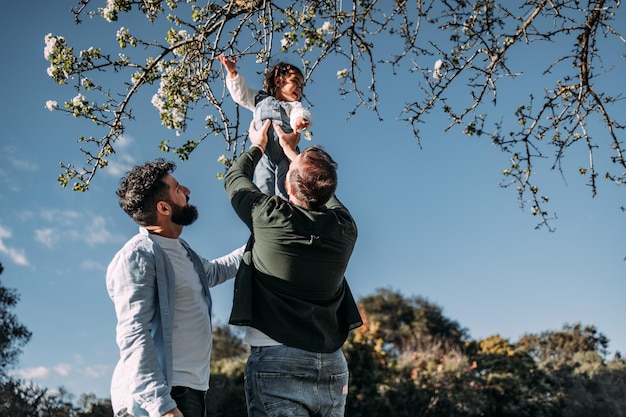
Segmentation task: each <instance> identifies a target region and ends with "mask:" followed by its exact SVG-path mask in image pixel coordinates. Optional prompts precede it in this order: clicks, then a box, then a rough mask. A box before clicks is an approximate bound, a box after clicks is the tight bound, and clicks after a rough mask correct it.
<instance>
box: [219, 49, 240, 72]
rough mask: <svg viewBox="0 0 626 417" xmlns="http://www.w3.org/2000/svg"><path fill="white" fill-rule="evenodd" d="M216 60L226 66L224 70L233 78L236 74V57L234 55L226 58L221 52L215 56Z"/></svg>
mask: <svg viewBox="0 0 626 417" xmlns="http://www.w3.org/2000/svg"><path fill="white" fill-rule="evenodd" d="M217 60H218V61H220V62H221V63H222V65H224V68H226V72H228V75H229V76H230V78H235V77H236V76H237V58H236V57H233V58H228V57H227V56H226V55H224V54H221V55H220V56H218V57H217Z"/></svg>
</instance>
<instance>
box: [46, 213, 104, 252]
mask: <svg viewBox="0 0 626 417" xmlns="http://www.w3.org/2000/svg"><path fill="white" fill-rule="evenodd" d="M41 218H42V219H43V220H45V221H48V222H50V223H55V225H56V227H44V228H41V229H38V230H36V231H35V237H36V239H37V241H38V242H39V243H42V244H43V245H45V246H47V247H49V248H51V247H53V246H54V244H55V243H56V242H58V241H63V240H66V239H70V240H73V241H77V242H85V243H87V244H88V245H89V246H95V245H99V244H102V243H107V242H111V241H113V240H114V238H113V236H112V235H111V233H110V232H109V230H108V227H107V224H106V219H105V218H104V217H102V216H90V215H88V214H84V213H80V212H78V211H75V210H57V209H54V210H42V211H41Z"/></svg>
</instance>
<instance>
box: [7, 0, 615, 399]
mask: <svg viewBox="0 0 626 417" xmlns="http://www.w3.org/2000/svg"><path fill="white" fill-rule="evenodd" d="M73 5H74V2H73V1H71V0H62V1H60V0H59V1H55V2H51V1H44V0H38V1H34V2H10V3H9V5H8V6H6V7H5V13H4V14H3V18H4V24H3V25H2V28H1V29H0V30H1V31H2V34H3V38H4V39H5V42H4V46H3V55H4V56H5V59H4V64H3V65H2V67H1V69H0V72H1V75H2V80H3V93H4V96H5V99H4V100H2V101H1V104H0V105H1V106H2V109H1V112H0V114H1V115H2V123H1V124H0V132H1V134H0V138H1V139H0V204H1V207H2V210H1V211H0V262H2V264H3V266H4V268H5V270H4V273H3V274H2V275H1V276H0V279H1V281H2V284H3V285H4V286H6V287H8V288H14V289H16V290H17V291H18V293H19V294H20V295H21V301H20V302H19V304H18V307H17V308H16V310H15V313H16V314H17V316H18V318H19V320H20V321H21V322H22V323H23V324H24V325H26V326H27V327H28V328H29V329H30V330H31V331H32V333H33V337H32V340H31V341H30V342H29V343H28V345H27V346H26V347H25V348H24V353H23V355H22V356H21V357H20V362H19V366H18V368H17V369H16V371H15V372H16V375H18V376H20V377H23V378H26V379H29V380H30V379H32V380H33V381H34V382H36V383H40V384H42V385H44V386H46V387H48V388H51V389H56V388H58V387H59V386H64V387H65V388H66V389H68V390H69V391H70V392H71V393H73V394H76V395H78V394H80V393H84V392H93V393H95V394H96V395H98V396H100V397H108V387H109V380H110V376H111V373H112V370H113V367H114V365H115V362H116V360H117V348H116V345H115V341H114V326H115V317H114V312H113V305H112V303H111V301H110V300H109V298H108V296H107V293H106V289H105V285H104V275H105V269H106V266H107V264H108V262H109V261H110V259H111V258H112V257H113V255H114V254H115V252H116V251H117V250H118V249H119V248H120V247H121V246H122V245H123V243H124V242H125V241H126V240H127V239H128V238H130V237H131V236H132V235H133V234H134V233H135V232H136V231H137V227H136V226H135V225H134V224H133V223H132V222H131V221H130V219H128V218H127V217H126V215H125V214H124V213H123V212H122V211H121V209H120V208H119V207H118V205H117V201H116V199H115V195H114V190H115V188H116V186H117V182H118V180H119V178H120V176H121V175H122V174H123V172H124V170H126V169H128V168H129V167H130V166H132V165H133V164H137V163H142V162H144V161H146V160H150V159H153V158H156V157H159V156H165V157H167V158H169V159H174V157H173V156H172V155H164V154H161V153H160V152H159V151H158V149H157V145H158V143H159V142H160V140H161V139H163V138H166V137H167V138H172V137H174V136H173V135H172V134H171V132H167V131H166V130H165V129H164V128H162V127H161V126H160V125H159V122H158V114H157V113H156V111H155V110H154V109H153V108H152V106H151V105H150V104H149V102H148V101H145V102H142V103H140V104H139V105H138V103H135V108H136V116H137V119H138V120H137V121H136V122H135V123H132V124H130V125H129V126H128V128H127V132H126V135H125V140H124V141H123V142H122V143H121V144H120V146H119V148H118V153H117V155H116V157H115V158H114V159H112V161H111V166H110V167H109V168H108V169H107V170H105V171H102V172H101V173H100V175H99V176H98V177H97V178H96V180H95V182H94V183H93V185H92V187H91V189H90V191H88V192H87V193H85V194H78V193H74V192H72V191H70V190H65V189H62V188H61V187H60V186H59V185H58V183H57V181H56V177H57V176H58V175H59V173H60V172H61V171H60V168H59V162H60V161H64V162H73V163H76V164H80V163H81V162H82V159H81V154H80V153H79V151H78V144H77V143H76V142H75V138H77V137H78V136H79V135H81V134H89V132H90V129H91V128H92V127H91V125H90V124H88V123H84V122H78V121H76V120H74V119H72V118H70V117H66V116H65V115H64V114H61V113H59V112H49V111H48V110H46V108H45V103H46V100H56V101H58V102H59V103H62V102H64V101H67V100H70V99H71V98H72V97H73V95H74V92H73V90H72V89H71V88H70V87H67V86H65V87H59V86H57V85H56V84H55V83H54V82H53V81H52V80H51V79H50V78H48V76H47V74H46V67H47V65H48V63H47V62H46V61H45V60H44V58H43V48H44V36H45V35H46V34H47V33H50V32H52V33H53V34H55V35H62V36H65V37H66V39H67V40H68V42H69V43H70V44H72V43H74V42H76V41H78V40H79V39H80V40H81V41H82V42H83V43H85V42H87V43H89V42H93V43H98V36H100V35H101V32H84V31H81V30H88V29H89V28H92V27H93V26H94V25H95V26H97V27H98V28H101V29H99V30H108V31H109V32H111V31H112V32H113V33H114V32H115V30H117V28H118V27H119V24H110V25H109V26H106V25H105V24H104V23H103V22H95V21H94V22H86V24H85V25H83V26H82V27H78V28H76V27H75V26H74V25H73V20H72V16H71V14H70V13H69V8H70V7H71V6H73ZM26 20H27V21H28V24H27V25H26V24H18V25H13V24H9V23H15V22H24V21H26ZM622 20H623V19H622ZM622 29H624V27H623V24H622ZM108 36H110V35H108ZM159 36H160V35H159ZM102 39H104V38H102ZM376 46H377V47H381V45H379V44H377V45H376ZM382 47H384V45H382ZM557 47H558V45H557ZM563 47H567V48H569V45H567V46H563ZM614 52H615V54H617V56H621V54H623V52H624V51H623V50H619V51H618V50H616V51H614ZM518 58H519V60H520V62H521V61H523V60H525V59H527V57H525V56H520V57H518ZM240 69H241V71H242V72H244V73H245V74H248V79H249V80H250V82H251V84H253V85H254V84H255V83H256V82H257V81H258V80H256V79H255V75H254V71H257V70H258V68H256V67H255V64H254V62H252V60H250V61H246V60H243V61H241V62H240ZM339 69H341V68H332V65H330V66H329V67H328V71H327V73H326V74H325V73H324V72H323V71H322V72H320V75H319V78H317V79H316V80H315V81H316V83H315V84H314V85H309V86H308V89H306V91H305V93H306V95H307V98H308V99H309V100H310V101H311V103H312V104H313V107H312V108H311V111H312V112H313V115H314V120H315V125H314V128H313V132H314V138H313V141H314V142H315V143H320V144H322V145H323V146H324V147H325V148H326V149H327V150H328V151H329V152H330V153H331V154H332V155H333V156H334V157H335V159H336V160H337V161H338V162H339V176H340V185H339V189H338V196H339V197H340V199H341V200H342V201H343V202H344V203H345V204H346V205H347V206H348V207H349V208H350V209H351V211H352V213H353V215H354V217H355V218H356V221H357V224H358V225H359V240H358V243H357V246H356V248H355V252H354V255H353V257H352V260H351V262H350V266H349V269H348V272H347V277H348V280H349V281H350V283H351V286H352V289H353V292H354V293H355V295H356V296H357V297H360V296H366V295H370V294H372V293H373V292H374V291H375V290H376V289H377V288H381V287H383V288H390V289H393V290H398V291H401V292H402V293H403V294H404V295H406V296H407V297H410V296H414V295H421V296H424V297H426V298H427V299H429V300H430V301H432V302H434V303H436V304H438V305H440V306H441V307H442V308H443V309H444V315H446V317H448V318H450V319H453V320H456V321H458V322H459V323H460V324H461V325H462V326H463V327H466V328H467V329H468V330H469V333H470V335H471V336H472V338H475V339H478V338H484V337H488V336H490V335H494V334H499V335H501V336H502V337H505V338H508V339H510V340H511V341H512V342H514V341H516V340H517V339H518V338H519V337H520V336H521V335H522V334H524V333H528V332H532V333H537V332H541V331H544V330H556V329H560V328H561V327H562V325H563V324H564V323H576V322H581V323H583V324H593V325H595V326H597V328H598V329H599V330H600V331H601V332H603V333H604V334H606V335H607V336H608V337H609V339H610V340H611V344H610V346H609V348H610V350H611V351H613V352H614V351H616V350H620V351H621V352H622V353H626V333H625V332H624V324H623V318H624V317H625V316H626V303H624V300H623V296H624V294H625V293H626V283H625V280H624V276H625V274H624V272H625V270H626V263H625V262H624V258H625V257H626V247H625V246H624V226H625V221H626V217H625V216H626V215H625V214H623V213H621V212H620V210H619V207H620V206H621V205H624V204H625V202H624V197H623V196H624V194H623V190H621V189H618V188H616V187H615V186H612V185H611V184H608V183H601V188H600V193H599V195H598V196H597V197H595V198H591V195H590V192H589V189H588V187H587V186H586V185H585V179H584V178H581V177H580V176H577V175H575V174H574V172H575V170H576V169H577V168H578V166H579V165H578V164H579V163H578V161H575V160H574V159H571V160H570V159H568V160H566V161H565V167H566V168H568V169H570V172H571V174H568V175H567V176H566V177H565V179H563V178H562V177H561V176H560V175H559V173H558V172H554V171H551V170H549V169H548V167H547V166H546V167H541V166H540V167H539V171H538V173H537V174H538V175H539V176H540V178H541V181H542V183H541V184H542V186H543V187H545V188H544V190H545V192H546V193H547V194H549V195H550V200H551V205H550V207H549V208H550V209H551V210H552V211H556V212H557V215H558V220H557V221H556V222H555V223H554V224H553V225H554V226H555V227H556V232H555V233H549V232H547V231H545V230H535V228H534V226H535V225H536V219H535V218H534V217H533V216H532V215H531V214H530V213H529V211H528V210H525V211H522V210H520V208H519V206H518V202H517V200H516V195H515V191H514V190H509V189H502V188H500V187H499V186H498V183H499V181H500V179H501V177H500V173H501V171H502V170H503V169H505V168H507V165H508V161H507V156H506V155H505V154H503V153H501V152H500V151H499V150H498V149H496V148H494V147H493V146H492V145H491V143H490V141H489V140H488V139H480V138H476V137H467V136H464V135H463V134H461V133H459V132H458V131H451V132H450V133H444V132H443V129H442V127H444V126H445V121H442V120H441V119H437V118H436V117H434V118H433V121H432V123H429V124H427V125H425V126H424V127H423V128H422V131H423V133H424V138H423V141H422V145H423V149H420V148H419V147H418V144H417V142H416V140H415V139H414V138H413V137H412V134H411V130H410V127H408V126H406V125H404V124H403V123H402V122H399V121H396V117H397V116H398V114H399V111H400V109H401V108H402V105H403V104H404V102H405V101H408V100H410V99H413V100H416V99H417V98H415V97H412V98H411V95H417V94H419V90H418V89H417V86H416V85H411V84H410V82H411V81H410V79H409V78H402V77H395V78H393V79H389V77H388V74H386V73H385V72H384V70H380V74H381V76H382V77H387V81H388V82H387V83H386V86H385V88H384V89H382V88H379V93H380V94H381V108H382V112H383V117H384V121H383V122H379V121H378V120H376V118H375V117H374V115H373V114H371V113H367V112H363V113H361V114H358V115H357V116H356V117H354V118H352V119H350V120H349V121H348V122H347V123H345V122H344V120H345V118H346V113H347V111H348V110H349V109H350V108H349V107H348V106H347V105H346V104H345V103H344V102H342V101H341V100H340V99H339V98H338V97H337V95H336V91H337V87H338V85H337V80H336V76H335V72H336V70H339ZM383 79H385V78H383ZM413 82H416V81H413ZM526 83H527V84H520V85H516V86H515V87H511V89H510V90H509V91H508V94H509V95H507V94H505V95H504V96H501V97H500V98H501V99H500V101H499V103H500V105H499V106H500V107H499V108H498V110H494V114H498V112H500V113H501V114H504V112H506V114H507V115H508V114H511V112H512V110H511V109H512V108H514V107H516V106H517V104H518V103H517V101H515V100H513V98H515V97H517V95H518V94H521V93H524V94H526V92H527V91H528V89H529V88H530V86H535V85H538V84H539V82H538V80H533V79H528V80H527V81H526ZM528 83H529V84H528ZM620 85H621V84H620ZM625 113H626V108H624V109H623V110H622V111H621V112H620V114H625ZM616 114H618V113H616ZM498 120H499V117H498ZM199 123H200V124H201V123H202V122H201V121H200V122H199ZM198 131H199V130H198ZM619 134H620V135H622V137H623V135H624V133H623V132H619ZM601 151H602V150H601ZM221 153H223V144H222V143H221V142H219V141H217V140H216V141H214V142H210V141H205V142H204V143H203V145H202V146H201V147H200V148H199V149H197V150H196V151H195V152H194V153H193V155H192V158H191V160H190V161H188V162H184V163H180V162H178V169H177V171H176V172H175V173H174V175H175V177H176V178H177V179H178V180H179V181H180V182H181V183H182V184H184V185H186V186H188V187H189V188H190V189H191V191H192V194H191V201H192V202H193V203H194V204H196V205H197V206H198V208H199V210H200V219H199V220H198V222H196V223H195V224H194V225H193V226H191V227H189V228H188V229H186V230H185V232H184V234H183V237H184V238H185V239H186V240H187V241H188V242H190V243H191V244H192V245H193V246H194V247H195V248H196V249H197V251H198V252H199V253H201V254H202V255H204V256H205V257H207V258H213V257H217V256H221V255H222V254H225V253H227V252H229V251H230V250H232V249H234V248H235V247H237V246H239V245H241V244H243V243H244V242H245V240H246V238H247V232H246V229H245V227H244V226H243V224H241V223H240V221H239V220H238V219H237V218H236V216H235V215H234V213H233V212H232V209H231V207H230V205H229V203H228V201H227V200H226V194H225V192H224V190H223V185H222V183H221V182H219V181H218V180H216V179H215V173H216V172H219V171H220V170H221V165H220V164H219V163H218V162H217V157H218V156H219V155H220V154H221ZM577 153H578V151H574V155H576V154H577ZM581 155H582V157H583V158H584V153H578V156H581ZM231 293H232V283H227V284H224V285H222V286H221V287H219V288H216V289H215V290H214V291H213V298H214V300H215V318H216V321H217V322H222V323H223V322H225V321H226V319H227V316H228V313H229V308H230V302H231Z"/></svg>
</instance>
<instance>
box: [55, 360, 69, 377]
mask: <svg viewBox="0 0 626 417" xmlns="http://www.w3.org/2000/svg"><path fill="white" fill-rule="evenodd" d="M71 371H72V365H70V364H68V363H60V364H58V365H55V367H54V372H55V373H57V374H58V375H61V376H68V375H69V374H70V372H71Z"/></svg>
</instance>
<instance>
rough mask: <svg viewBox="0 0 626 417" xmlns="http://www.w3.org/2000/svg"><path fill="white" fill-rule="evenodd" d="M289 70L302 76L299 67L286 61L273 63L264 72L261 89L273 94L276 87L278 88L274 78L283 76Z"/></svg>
mask: <svg viewBox="0 0 626 417" xmlns="http://www.w3.org/2000/svg"><path fill="white" fill-rule="evenodd" d="M290 72H295V73H296V74H299V75H300V76H301V77H302V78H304V75H303V74H302V71H300V68H298V67H296V66H295V65H291V64H289V63H287V62H279V63H278V64H276V65H274V67H273V68H272V69H271V70H269V71H268V72H267V73H265V78H264V79H263V90H265V92H266V93H268V94H269V95H271V96H275V95H276V89H277V88H278V85H276V80H277V79H278V78H280V77H285V76H286V75H288V74H289V73H290Z"/></svg>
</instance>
